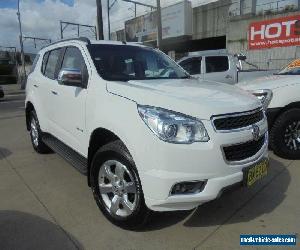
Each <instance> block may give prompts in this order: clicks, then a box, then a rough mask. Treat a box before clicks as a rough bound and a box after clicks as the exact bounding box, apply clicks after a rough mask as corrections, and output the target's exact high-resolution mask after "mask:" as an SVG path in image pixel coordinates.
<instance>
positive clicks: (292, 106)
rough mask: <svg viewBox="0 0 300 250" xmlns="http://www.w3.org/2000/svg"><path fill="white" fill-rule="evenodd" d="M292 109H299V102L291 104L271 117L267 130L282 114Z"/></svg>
mask: <svg viewBox="0 0 300 250" xmlns="http://www.w3.org/2000/svg"><path fill="white" fill-rule="evenodd" d="M293 108H298V109H300V102H291V103H289V104H288V105H286V106H284V107H282V108H280V110H279V112H277V113H276V115H275V116H274V117H272V119H271V120H272V124H269V128H270V129H271V128H272V127H273V125H274V123H275V121H276V120H277V118H278V117H279V116H280V115H281V114H283V113H284V112H286V111H288V110H290V109H293Z"/></svg>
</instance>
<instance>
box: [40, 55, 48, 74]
mask: <svg viewBox="0 0 300 250" xmlns="http://www.w3.org/2000/svg"><path fill="white" fill-rule="evenodd" d="M48 57H49V52H46V53H45V54H44V57H43V62H42V69H41V71H42V74H45V68H46V65H47V61H48Z"/></svg>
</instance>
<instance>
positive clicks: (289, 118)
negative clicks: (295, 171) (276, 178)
mask: <svg viewBox="0 0 300 250" xmlns="http://www.w3.org/2000/svg"><path fill="white" fill-rule="evenodd" d="M270 144H271V148H272V149H273V151H274V153H275V154H276V155H278V156H280V157H283V158H287V159H300V109H298V108H294V109H290V110H287V111H285V112H284V113H282V114H281V115H280V116H279V117H278V118H277V120H276V121H275V123H274V125H273V127H272V129H271V132H270Z"/></svg>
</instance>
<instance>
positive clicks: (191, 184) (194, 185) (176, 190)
mask: <svg viewBox="0 0 300 250" xmlns="http://www.w3.org/2000/svg"><path fill="white" fill-rule="evenodd" d="M206 182H207V180H204V181H185V182H179V183H177V184H175V185H174V186H173V187H172V189H171V195H176V194H196V193H200V192H201V191H203V189H204V187H205V185H206Z"/></svg>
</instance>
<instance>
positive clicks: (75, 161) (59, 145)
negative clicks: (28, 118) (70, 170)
mask: <svg viewBox="0 0 300 250" xmlns="http://www.w3.org/2000/svg"><path fill="white" fill-rule="evenodd" d="M43 142H44V143H45V144H46V145H47V146H48V147H49V148H51V149H52V150H53V151H54V152H56V153H57V154H59V155H60V156H61V157H62V158H64V159H65V160H67V161H68V162H69V163H70V164H72V165H73V167H75V168H76V169H77V170H78V171H79V172H80V173H82V174H84V175H86V174H87V159H86V158H85V157H83V156H81V155H80V154H78V153H77V152H76V151H74V150H73V149H72V148H70V147H69V146H67V145H66V144H64V143H63V142H61V141H60V140H58V139H57V138H55V137H54V136H52V135H50V134H46V133H45V134H43Z"/></svg>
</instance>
